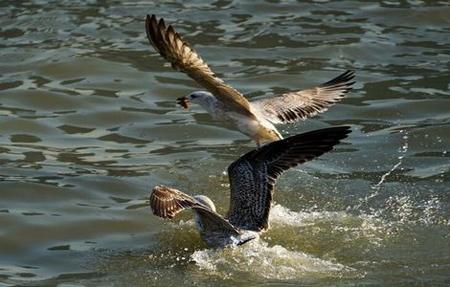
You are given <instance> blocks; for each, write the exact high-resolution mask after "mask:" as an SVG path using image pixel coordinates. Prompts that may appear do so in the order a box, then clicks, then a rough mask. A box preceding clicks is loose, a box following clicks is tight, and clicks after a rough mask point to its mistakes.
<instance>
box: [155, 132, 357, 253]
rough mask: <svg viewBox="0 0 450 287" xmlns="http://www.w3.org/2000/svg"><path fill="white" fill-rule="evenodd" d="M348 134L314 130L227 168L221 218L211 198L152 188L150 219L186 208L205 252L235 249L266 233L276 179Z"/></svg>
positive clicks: (268, 146)
mask: <svg viewBox="0 0 450 287" xmlns="http://www.w3.org/2000/svg"><path fill="white" fill-rule="evenodd" d="M349 133H350V127H348V126H342V127H332V128H325V129H320V130H315V131H311V132H307V133H303V134H299V135H295V136H291V137H288V138H286V139H283V140H278V141H274V142H271V143H269V144H266V145H264V146H262V147H261V148H258V149H254V150H252V151H250V152H248V153H246V154H245V155H243V156H241V157H240V158H239V159H238V160H236V161H234V162H233V163H232V164H231V165H230V166H229V167H228V177H229V181H230V206H229V211H228V214H227V216H225V217H223V216H221V215H220V214H218V213H217V212H216V207H215V205H214V203H213V202H212V200H211V199H209V198H208V197H206V196H204V195H195V196H190V195H188V194H186V193H183V192H181V191H179V190H177V189H175V188H171V187H167V186H163V185H157V186H155V187H154V188H153V190H152V193H151V195H150V207H151V209H152V211H153V214H155V215H157V216H159V217H162V218H173V217H175V215H177V214H178V213H179V212H181V211H182V210H185V209H192V211H193V212H194V218H195V223H196V226H197V229H198V230H199V232H200V236H201V238H202V240H203V241H204V242H205V243H206V244H207V245H208V246H210V247H225V246H227V245H234V246H236V245H241V244H244V243H246V242H248V241H250V240H252V239H255V238H257V237H258V235H259V234H260V233H261V232H263V231H266V230H267V229H268V228H269V212H270V208H271V204H272V197H273V193H274V186H275V183H276V180H277V179H278V177H279V176H280V175H281V174H282V173H283V172H284V171H286V170H288V169H290V168H292V167H295V166H296V165H298V164H301V163H304V162H307V161H310V160H312V159H314V158H316V157H318V156H320V155H322V154H324V153H326V152H328V151H330V150H332V149H333V147H334V146H335V145H336V144H338V143H339V142H340V141H341V140H342V139H344V138H346V137H347V134H349Z"/></svg>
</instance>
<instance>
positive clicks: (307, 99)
mask: <svg viewBox="0 0 450 287" xmlns="http://www.w3.org/2000/svg"><path fill="white" fill-rule="evenodd" d="M354 77H355V73H354V72H353V71H350V70H349V71H346V72H345V73H343V74H341V75H339V76H337V77H336V78H334V79H332V80H331V81H328V82H326V83H324V84H322V85H320V86H317V87H315V88H312V89H308V90H303V91H298V92H291V93H286V94H282V95H280V96H275V97H271V98H267V99H261V100H256V101H253V102H251V103H250V104H251V105H252V106H253V107H254V108H255V109H257V110H259V111H260V112H261V113H262V115H263V116H264V117H265V118H267V119H268V120H269V121H271V122H272V123H274V124H280V123H294V122H296V121H298V120H300V119H302V120H305V119H306V118H309V117H312V116H315V115H316V114H318V113H322V112H324V111H326V110H327V109H328V108H329V107H330V106H331V105H333V104H334V103H336V102H338V101H339V100H341V99H342V98H343V97H344V95H345V94H346V93H347V92H348V91H350V90H351V89H352V88H351V86H352V85H353V84H354V83H355V82H352V81H351V80H352V79H353V78H354Z"/></svg>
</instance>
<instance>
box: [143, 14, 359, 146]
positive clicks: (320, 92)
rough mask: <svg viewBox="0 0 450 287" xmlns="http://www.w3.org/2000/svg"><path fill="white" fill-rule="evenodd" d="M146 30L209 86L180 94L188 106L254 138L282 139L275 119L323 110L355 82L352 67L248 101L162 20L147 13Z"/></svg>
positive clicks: (170, 57)
mask: <svg viewBox="0 0 450 287" xmlns="http://www.w3.org/2000/svg"><path fill="white" fill-rule="evenodd" d="M145 29H146V32H147V38H148V40H149V41H150V44H151V45H152V46H153V47H154V48H155V50H156V51H157V52H158V53H159V54H160V55H161V56H162V57H164V59H166V60H167V61H169V62H170V63H171V64H172V67H173V68H175V69H176V70H179V71H181V72H183V73H186V74H187V75H188V76H189V77H191V78H192V79H194V80H195V81H196V82H197V83H198V84H199V85H200V86H202V87H203V88H205V89H206V90H207V91H196V92H193V93H191V94H190V95H189V96H187V97H181V98H178V103H179V104H180V105H182V106H183V107H184V108H188V106H189V103H190V102H193V103H197V104H199V105H200V106H202V107H203V108H204V109H205V110H206V111H207V112H208V113H209V114H210V115H211V116H212V117H213V118H214V119H216V120H221V121H226V122H229V123H231V124H232V125H234V126H235V127H236V128H237V129H238V130H239V131H241V132H242V133H243V134H245V135H247V136H249V137H250V138H252V139H253V140H254V141H256V144H257V146H258V147H259V146H260V144H261V142H263V141H275V140H280V139H282V138H283V137H282V136H281V134H280V133H279V132H278V130H277V129H276V127H275V126H274V124H284V123H294V122H297V121H299V120H305V119H306V118H308V117H312V116H314V115H316V114H318V113H322V112H324V111H326V110H327V109H328V108H329V107H330V106H331V105H333V104H334V103H336V102H337V101H339V100H341V99H342V98H343V97H344V95H345V94H346V93H347V92H348V91H350V90H351V86H352V85H353V84H354V82H352V81H351V80H352V79H353V78H354V72H353V71H346V72H344V73H343V74H341V75H339V76H337V77H336V78H334V79H332V80H330V81H328V82H326V83H324V84H321V85H319V86H317V87H314V88H311V89H307V90H303V91H296V92H289V93H285V94H282V95H278V96H273V97H268V98H264V99H260V100H254V101H248V100H247V99H246V98H245V97H244V96H243V95H242V93H240V92H239V91H238V90H236V89H235V88H233V87H231V86H230V85H228V84H226V83H225V82H224V81H223V80H222V79H220V78H219V77H217V76H216V75H215V74H214V72H213V71H212V70H211V69H210V68H209V66H208V64H206V62H205V61H203V59H202V58H201V57H200V56H199V55H198V54H197V52H195V50H194V49H193V48H192V47H191V45H190V44H189V43H188V42H186V41H185V40H184V39H183V38H182V37H181V36H180V34H178V33H177V32H175V30H174V28H173V27H172V26H171V25H169V26H166V24H165V22H164V19H162V18H161V19H159V21H158V20H157V18H156V16H155V15H152V16H149V15H147V19H146V21H145Z"/></svg>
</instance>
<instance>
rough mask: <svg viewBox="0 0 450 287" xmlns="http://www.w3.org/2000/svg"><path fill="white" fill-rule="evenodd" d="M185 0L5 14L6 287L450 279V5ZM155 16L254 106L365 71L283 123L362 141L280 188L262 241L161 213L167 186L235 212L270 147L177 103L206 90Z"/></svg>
mask: <svg viewBox="0 0 450 287" xmlns="http://www.w3.org/2000/svg"><path fill="white" fill-rule="evenodd" d="M178 2H181V1H160V2H157V3H153V1H148V2H147V1H141V2H133V1H130V2H127V1H32V2H27V1H2V2H0V7H1V9H0V27H1V28H0V37H1V39H2V41H1V42H0V47H1V50H0V224H1V228H0V285H1V286H3V285H4V286H9V285H33V286H36V285H43V286H69V285H70V286H111V285H115V286H124V285H128V286H147V285H158V286H181V285H195V286H208V285H219V286H237V285H242V286H250V285H255V286H260V285H265V284H266V285H273V286H280V285H299V284H304V285H308V286H311V285H312V286H331V285H332V286H335V285H345V286H354V285H359V284H361V285H364V286H381V285H395V286H446V285H447V284H450V273H449V270H450V244H449V242H450V239H449V237H450V222H449V218H450V197H449V193H450V187H449V184H450V156H449V154H450V153H449V147H450V137H449V135H450V99H449V95H450V92H449V82H450V81H449V79H450V72H449V68H450V66H449V61H450V56H449V52H450V50H449V47H450V37H449V35H450V17H449V15H450V6H449V5H448V2H447V1H420V0H408V1H326V0H325V1H304V2H303V1H302V2H300V1H299V2H295V1H265V2H263V1H225V0H222V1H220V0H219V1H215V2H213V3H211V4H207V3H206V2H203V1H192V2H191V4H181V3H178ZM147 13H149V14H151V13H155V14H157V15H158V16H160V17H165V18H166V19H167V21H168V22H170V23H174V24H175V26H176V28H177V29H178V31H179V32H181V33H182V34H183V35H185V37H186V38H187V39H188V40H189V41H190V42H191V43H195V47H196V48H197V50H198V51H199V52H200V54H201V55H202V56H203V57H204V58H205V59H206V60H207V61H208V62H209V64H210V65H211V66H212V67H213V68H214V69H215V71H217V73H218V74H219V75H221V76H222V77H223V78H224V79H225V80H227V81H228V82H230V83H232V84H233V85H234V86H235V87H236V88H238V89H239V90H241V91H243V92H245V93H246V94H247V95H248V96H249V97H251V98H253V97H257V96H261V95H264V94H270V93H279V92H282V91H287V90H296V89H299V88H307V87H310V86H313V85H316V84H319V83H321V82H324V81H327V80H329V79H331V78H332V77H334V76H336V75H338V74H339V73H341V72H342V71H344V70H345V69H355V70H356V73H357V77H356V81H357V84H356V85H355V90H354V91H352V92H351V93H350V94H349V95H348V96H347V97H346V98H345V99H344V100H343V101H342V102H341V103H339V104H338V105H336V106H334V107H333V108H332V109H330V110H329V111H328V112H327V113H324V114H322V115H320V116H318V117H315V118H314V119H312V120H309V121H307V122H305V123H301V124H297V125H291V126H284V127H282V128H283V133H284V134H285V135H286V134H288V133H289V134H296V133H300V132H303V131H306V130H312V129H315V128H320V127H325V126H331V125H342V124H351V125H352V127H353V133H352V134H351V136H350V137H349V138H348V139H347V140H346V142H345V143H344V144H341V145H340V146H339V147H338V148H337V150H336V151H335V152H333V153H329V154H327V155H325V156H323V157H321V159H320V160H316V161H313V162H310V163H307V164H305V165H303V166H301V167H300V168H299V169H296V170H294V171H290V172H288V173H286V174H285V175H284V176H283V177H282V178H281V179H280V181H279V184H278V189H277V192H276V194H275V199H276V205H275V207H274V209H273V213H272V215H271V221H272V229H271V230H270V231H269V232H267V233H266V234H264V235H263V236H262V238H261V239H260V241H255V242H252V243H251V244H250V243H249V244H247V245H244V246H242V247H241V248H236V249H230V248H227V249H224V250H209V249H207V248H206V246H205V245H203V243H202V242H201V241H200V238H199V236H198V234H197V233H196V231H195V228H194V226H193V222H192V219H191V215H190V214H189V213H185V214H182V215H181V216H180V217H179V219H177V220H174V221H171V222H167V221H163V220H161V219H159V218H156V217H155V216H153V215H151V213H150V211H149V208H148V206H147V197H148V194H149V191H150V189H151V187H152V186H154V185H156V184H167V185H171V186H174V187H177V188H179V189H181V190H184V191H186V192H188V193H191V194H192V193H201V194H206V195H208V196H209V197H211V198H212V199H213V200H214V201H215V202H216V205H217V206H218V208H219V211H220V212H225V211H226V209H227V206H228V186H227V183H228V179H227V176H226V175H225V174H224V171H225V170H226V167H227V166H228V164H230V163H231V162H232V161H233V160H235V159H236V158H237V157H239V156H240V155H241V154H243V153H244V152H246V151H248V150H250V149H251V148H253V147H254V143H252V142H250V141H249V140H248V139H247V138H246V137H245V136H243V135H242V134H240V133H238V132H236V131H233V130H229V129H226V128H224V127H222V125H221V124H220V123H216V122H213V121H212V120H211V118H210V117H209V116H208V115H207V114H206V113H205V112H204V111H203V110H201V109H200V108H199V107H194V108H193V109H191V110H190V111H188V112H186V111H183V110H182V109H181V108H179V107H178V106H176V103H175V98H176V97H180V96H183V95H185V94H187V93H189V92H191V91H193V90H196V89H198V87H197V86H196V85H195V84H194V83H193V82H192V81H191V80H189V79H188V78H187V77H186V76H184V75H182V74H180V73H177V72H175V71H173V70H172V69H171V68H170V67H168V66H167V65H165V64H164V61H163V60H161V59H160V57H159V56H158V55H156V54H155V53H154V51H153V50H152V49H150V48H149V46H148V43H147V40H146V38H145V32H144V17H145V15H146V14H147ZM180 220H181V221H180ZM447 286H448V285H447Z"/></svg>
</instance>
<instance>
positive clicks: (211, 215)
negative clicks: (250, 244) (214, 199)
mask: <svg viewBox="0 0 450 287" xmlns="http://www.w3.org/2000/svg"><path fill="white" fill-rule="evenodd" d="M150 207H151V209H152V211H153V214H154V215H156V216H159V217H162V218H173V217H174V216H175V215H177V214H178V213H179V212H181V211H183V210H185V209H188V208H192V209H193V210H194V211H195V212H196V213H197V214H198V216H199V219H200V221H201V223H202V226H203V229H204V231H206V232H209V233H211V232H220V233H223V234H228V235H239V232H238V230H237V229H236V228H234V227H233V225H231V224H230V223H229V222H228V221H227V220H226V219H224V218H223V217H222V216H220V214H218V213H216V212H214V211H212V210H210V209H209V208H207V207H205V206H204V205H203V204H201V203H199V202H198V201H197V200H196V199H195V198H193V197H191V196H189V195H187V194H185V193H183V192H181V191H179V190H177V189H174V188H169V187H166V186H162V185H158V186H155V187H154V188H153V191H152V194H151V195H150Z"/></svg>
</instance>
